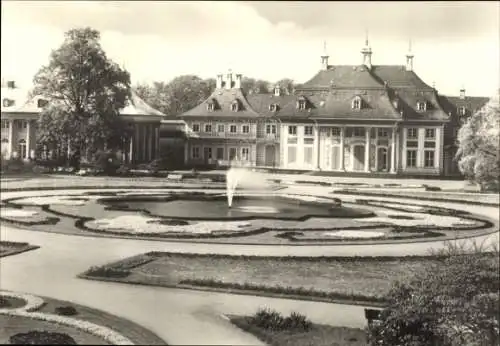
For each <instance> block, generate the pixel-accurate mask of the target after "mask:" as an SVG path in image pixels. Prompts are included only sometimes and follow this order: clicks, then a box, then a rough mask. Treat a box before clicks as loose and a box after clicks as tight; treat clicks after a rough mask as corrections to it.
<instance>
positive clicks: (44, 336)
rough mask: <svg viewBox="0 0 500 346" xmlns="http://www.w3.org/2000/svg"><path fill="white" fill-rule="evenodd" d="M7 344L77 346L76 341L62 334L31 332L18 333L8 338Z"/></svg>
mask: <svg viewBox="0 0 500 346" xmlns="http://www.w3.org/2000/svg"><path fill="white" fill-rule="evenodd" d="M9 343H11V344H14V345H77V343H76V341H75V340H74V339H73V338H72V337H71V336H69V335H68V334H64V333H54V332H47V331H44V330H42V331H37V330H32V331H29V332H27V333H19V334H15V335H12V336H11V337H10V338H9Z"/></svg>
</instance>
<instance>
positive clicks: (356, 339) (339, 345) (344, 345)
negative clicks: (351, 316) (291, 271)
mask: <svg viewBox="0 0 500 346" xmlns="http://www.w3.org/2000/svg"><path fill="white" fill-rule="evenodd" d="M266 314H267V316H266ZM263 315H264V316H263ZM228 318H229V320H230V321H231V323H233V324H234V325H235V326H237V327H238V328H240V329H242V330H244V331H246V332H248V333H250V334H253V335H255V336H256V337H257V338H258V339H260V340H261V341H263V342H265V343H266V344H268V345H272V346H303V345H314V346H366V343H367V337H366V332H365V331H364V330H362V329H357V328H347V327H334V326H329V325H324V324H315V323H311V322H309V321H307V319H306V323H309V325H308V327H307V328H300V327H299V328H297V327H296V324H298V325H302V322H303V321H304V319H305V316H302V315H300V314H292V315H291V316H288V317H284V316H282V315H280V314H279V313H277V312H275V311H269V312H264V313H262V311H258V312H257V313H256V314H255V315H254V316H235V315H230V316H228ZM287 319H288V321H290V322H291V323H282V322H283V321H286V320H287ZM271 321H279V322H281V324H288V325H287V326H284V327H280V326H276V324H277V323H276V322H271ZM295 321H297V322H298V323H294V322H295Z"/></svg>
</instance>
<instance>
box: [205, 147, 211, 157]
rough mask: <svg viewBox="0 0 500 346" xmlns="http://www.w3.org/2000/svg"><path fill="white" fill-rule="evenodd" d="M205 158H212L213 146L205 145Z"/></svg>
mask: <svg viewBox="0 0 500 346" xmlns="http://www.w3.org/2000/svg"><path fill="white" fill-rule="evenodd" d="M205 159H208V160H211V159H212V148H210V147H205Z"/></svg>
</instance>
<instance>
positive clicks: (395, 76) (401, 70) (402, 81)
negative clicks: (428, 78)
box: [371, 65, 432, 89]
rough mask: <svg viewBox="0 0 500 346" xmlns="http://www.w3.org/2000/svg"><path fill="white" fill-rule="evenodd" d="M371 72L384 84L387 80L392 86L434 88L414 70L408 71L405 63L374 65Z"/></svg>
mask: <svg viewBox="0 0 500 346" xmlns="http://www.w3.org/2000/svg"><path fill="white" fill-rule="evenodd" d="M371 72H372V74H373V75H374V76H375V77H376V78H378V79H379V80H380V82H381V83H382V84H383V83H384V82H387V84H388V86H389V87H390V88H396V89H400V88H417V89H432V87H431V86H429V85H428V84H426V83H425V82H424V81H423V80H422V79H420V77H419V76H418V75H417V74H416V73H415V72H414V71H413V70H412V71H407V70H406V67H405V66H403V65H374V66H372V69H371Z"/></svg>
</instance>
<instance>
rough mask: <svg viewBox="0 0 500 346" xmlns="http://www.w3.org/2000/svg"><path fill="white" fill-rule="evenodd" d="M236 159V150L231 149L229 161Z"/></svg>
mask: <svg viewBox="0 0 500 346" xmlns="http://www.w3.org/2000/svg"><path fill="white" fill-rule="evenodd" d="M235 158H236V148H229V160H234V159H235Z"/></svg>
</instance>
